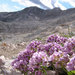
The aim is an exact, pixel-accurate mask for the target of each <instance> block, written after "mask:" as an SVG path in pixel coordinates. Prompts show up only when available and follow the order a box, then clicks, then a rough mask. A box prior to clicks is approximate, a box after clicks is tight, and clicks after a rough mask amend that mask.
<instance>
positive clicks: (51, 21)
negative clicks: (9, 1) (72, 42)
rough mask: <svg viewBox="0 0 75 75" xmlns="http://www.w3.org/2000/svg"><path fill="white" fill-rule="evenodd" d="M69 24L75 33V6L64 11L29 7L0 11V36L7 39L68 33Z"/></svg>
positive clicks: (33, 37) (27, 38) (23, 38)
mask: <svg viewBox="0 0 75 75" xmlns="http://www.w3.org/2000/svg"><path fill="white" fill-rule="evenodd" d="M68 25H71V31H72V32H73V33H75V8H71V9H68V10H64V11H62V10H60V8H54V9H50V10H43V9H40V8H38V7H29V8H25V9H23V10H21V11H17V12H1V13H0V37H1V39H2V40H5V41H6V40H7V41H8V39H9V40H10V38H11V40H13V38H14V39H15V38H17V39H21V41H22V40H23V41H24V40H25V41H28V40H32V39H35V38H37V37H39V36H40V37H43V36H45V35H49V34H51V33H58V32H59V33H65V32H66V33H68ZM11 40H10V41H11ZM18 41H19V40H18Z"/></svg>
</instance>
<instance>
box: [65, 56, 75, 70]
mask: <svg viewBox="0 0 75 75" xmlns="http://www.w3.org/2000/svg"><path fill="white" fill-rule="evenodd" d="M66 69H67V70H68V71H72V70H75V56H74V57H72V58H71V59H70V61H69V62H68V63H67V66H66Z"/></svg>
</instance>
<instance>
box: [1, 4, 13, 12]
mask: <svg viewBox="0 0 75 75" xmlns="http://www.w3.org/2000/svg"><path fill="white" fill-rule="evenodd" d="M0 8H1V9H0V12H9V11H13V9H11V8H10V7H9V5H8V4H0Z"/></svg>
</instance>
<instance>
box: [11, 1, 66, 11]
mask: <svg viewBox="0 0 75 75" xmlns="http://www.w3.org/2000/svg"><path fill="white" fill-rule="evenodd" d="M12 1H14V2H18V3H19V4H21V5H24V6H26V7H30V6H37V7H41V8H44V9H52V8H54V7H60V8H61V9H62V10H65V9H66V8H65V7H64V6H63V5H62V4H60V3H59V2H58V1H59V0H12ZM62 1H65V0H62Z"/></svg>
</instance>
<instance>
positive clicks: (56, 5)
mask: <svg viewBox="0 0 75 75" xmlns="http://www.w3.org/2000/svg"><path fill="white" fill-rule="evenodd" d="M55 7H59V8H60V9H61V10H66V9H67V8H66V7H64V6H63V5H62V4H60V3H59V0H57V1H56V3H55Z"/></svg>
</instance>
